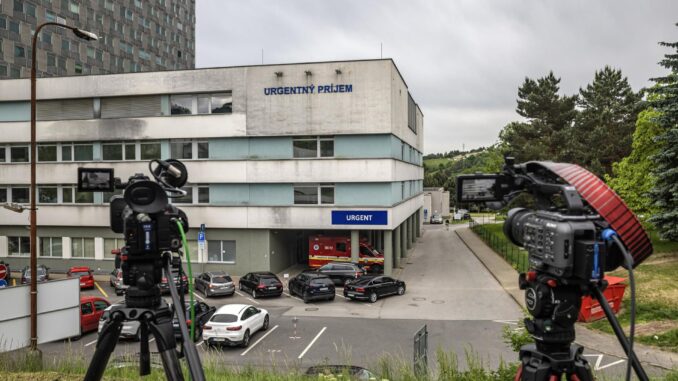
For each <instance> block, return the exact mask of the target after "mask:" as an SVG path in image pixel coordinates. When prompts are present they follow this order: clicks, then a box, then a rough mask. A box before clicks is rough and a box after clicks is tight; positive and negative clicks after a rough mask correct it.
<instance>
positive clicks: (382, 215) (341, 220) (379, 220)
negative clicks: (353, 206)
mask: <svg viewBox="0 0 678 381" xmlns="http://www.w3.org/2000/svg"><path fill="white" fill-rule="evenodd" d="M332 225H388V212H387V211H385V210H333V211H332Z"/></svg>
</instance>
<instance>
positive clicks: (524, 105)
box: [499, 72, 576, 161]
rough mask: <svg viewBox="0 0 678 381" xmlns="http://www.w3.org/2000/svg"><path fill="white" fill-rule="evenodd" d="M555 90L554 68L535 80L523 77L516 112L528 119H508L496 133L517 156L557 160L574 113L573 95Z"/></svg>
mask: <svg viewBox="0 0 678 381" xmlns="http://www.w3.org/2000/svg"><path fill="white" fill-rule="evenodd" d="M558 91H560V78H556V77H555V76H554V75H553V72H549V74H548V75H547V76H545V77H543V78H539V79H537V80H536V81H535V80H533V79H530V78H525V82H523V84H522V86H520V88H518V99H517V103H518V106H517V107H516V112H517V113H518V115H520V116H522V117H524V118H525V119H527V122H512V123H509V124H508V125H507V126H506V127H504V129H503V130H502V131H501V132H500V134H499V139H500V141H501V142H502V143H503V144H504V145H505V146H506V149H507V153H510V154H511V155H513V156H514V157H515V158H516V160H518V161H526V160H560V158H561V151H562V147H563V146H564V145H565V144H566V142H567V130H568V129H569V127H570V126H571V125H572V122H573V120H574V118H575V116H576V110H575V108H574V106H575V101H576V96H571V97H569V96H560V95H558Z"/></svg>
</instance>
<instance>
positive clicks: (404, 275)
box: [40, 225, 625, 372]
mask: <svg viewBox="0 0 678 381" xmlns="http://www.w3.org/2000/svg"><path fill="white" fill-rule="evenodd" d="M453 229H454V227H452V228H450V230H449V231H448V230H446V228H445V227H443V226H439V225H438V226H427V227H426V229H425V235H424V237H423V238H422V239H421V240H420V241H419V242H418V243H417V244H416V245H415V247H414V250H412V251H411V252H410V256H409V257H408V258H407V259H406V260H404V261H403V268H402V269H398V270H397V271H396V272H395V273H394V276H395V277H397V278H399V279H402V280H404V281H405V282H406V283H407V292H406V293H405V294H404V295H402V296H392V297H388V298H384V299H380V300H378V301H377V302H376V303H373V304H372V303H368V302H358V301H350V300H346V299H344V297H343V295H342V290H341V288H337V290H336V293H337V297H336V298H335V300H334V301H332V302H311V303H307V304H306V303H304V302H303V301H302V300H300V299H299V298H297V297H293V296H290V295H289V292H288V290H287V288H285V291H284V293H283V295H282V296H280V297H272V298H258V299H253V298H252V297H251V296H250V295H249V294H247V293H244V292H241V291H236V294H235V295H233V296H226V297H211V298H205V297H204V296H203V295H202V294H201V293H197V294H195V298H196V299H197V300H199V301H205V302H206V303H207V304H209V305H211V306H215V307H217V308H218V307H219V306H222V305H225V304H233V303H242V304H251V305H254V306H256V307H257V308H263V309H266V310H267V311H268V312H269V315H270V327H269V329H268V330H267V331H260V332H257V333H256V334H254V335H253V336H252V339H251V341H250V345H249V346H248V347H247V348H241V347H225V348H220V349H208V348H207V346H206V345H205V344H204V342H203V341H202V340H199V341H198V350H199V352H200V353H201V354H202V357H203V360H204V361H216V362H218V363H220V364H224V365H245V364H249V365H254V366H276V367H280V366H290V367H295V366H298V367H305V366H310V365H314V364H318V363H340V364H347V363H350V364H354V365H361V366H366V367H370V368H376V367H377V363H378V360H379V359H380V358H385V357H388V358H392V359H393V358H395V359H399V360H402V361H405V362H407V363H410V362H411V359H412V355H413V335H414V333H415V332H416V331H417V330H419V329H420V328H421V327H422V326H423V325H426V326H427V329H428V332H429V335H428V342H429V344H428V349H429V365H431V366H434V359H435V355H434V352H435V351H436V350H438V349H442V350H446V351H454V352H455V353H456V354H457V355H458V357H459V359H460V360H461V361H460V362H461V364H464V362H465V361H464V357H465V353H466V352H467V351H473V352H474V353H476V354H477V356H478V357H479V358H480V359H481V360H483V361H484V362H485V363H486V364H488V365H489V366H492V367H496V366H497V365H498V364H499V362H500V361H501V360H502V359H504V360H509V361H513V360H515V359H516V357H517V355H516V354H515V353H513V352H512V351H511V350H510V348H509V347H508V346H507V345H506V344H505V343H504V342H503V340H502V329H503V326H505V325H507V324H508V325H511V326H514V325H515V324H516V322H517V320H518V319H520V318H522V313H521V311H520V309H519V308H518V306H517V305H516V303H515V302H514V301H513V300H512V299H511V298H510V296H508V294H507V293H506V292H505V291H504V290H503V289H502V288H501V286H500V285H499V284H498V283H497V281H496V280H495V279H494V278H493V277H492V276H491V275H490V274H489V273H488V272H487V271H486V269H485V268H484V267H483V265H482V264H481V263H480V262H479V261H478V260H477V259H476V257H475V256H474V255H473V254H472V253H471V252H470V251H469V249H468V248H467V247H466V246H465V245H464V244H463V242H461V241H460V240H459V239H458V237H457V236H456V234H454V232H453ZM279 275H281V279H283V277H282V274H279ZM289 275H290V277H291V276H293V275H294V274H293V273H290V274H289ZM234 280H235V281H236V284H237V278H235V279H234ZM283 281H284V280H283ZM98 286H100V288H101V290H99V289H98V288H95V289H93V290H86V291H83V292H82V294H85V295H97V296H102V295H103V294H106V295H107V296H108V298H107V299H108V300H109V301H111V302H112V303H116V302H120V301H122V300H123V297H121V296H115V293H114V291H113V289H112V288H111V287H110V286H109V284H108V282H98ZM166 298H167V299H169V297H166ZM96 340H97V334H96V333H89V334H86V335H84V336H83V337H82V338H81V339H80V340H78V341H74V342H70V343H68V342H54V343H48V344H43V345H41V346H40V348H41V350H42V351H43V353H44V354H45V355H46V356H55V357H59V356H62V355H63V353H67V352H70V353H78V354H80V355H82V356H83V358H86V359H89V358H90V357H91V355H92V354H93V352H94V349H95V346H96ZM154 344H155V343H154V340H153V339H151V351H155V350H156V348H155V345H154ZM65 348H68V350H65ZM138 350H139V344H138V342H135V341H127V340H126V341H121V342H120V343H119V344H118V346H117V347H116V355H122V354H135V353H137V352H138ZM587 353H591V354H590V356H593V358H591V359H590V361H591V362H592V363H593V364H598V367H599V368H600V369H601V370H603V369H604V370H605V371H606V372H610V371H614V372H617V370H618V371H622V370H623V367H622V366H621V365H623V364H624V363H625V362H624V360H621V359H618V358H610V357H609V356H603V358H599V357H596V356H600V355H599V354H597V353H596V352H591V351H587Z"/></svg>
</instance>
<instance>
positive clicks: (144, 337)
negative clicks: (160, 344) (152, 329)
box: [139, 322, 151, 376]
mask: <svg viewBox="0 0 678 381" xmlns="http://www.w3.org/2000/svg"><path fill="white" fill-rule="evenodd" d="M139 329H140V330H141V331H140V333H141V334H140V335H139V375H140V376H147V375H149V374H151V353H150V351H149V349H148V325H147V324H146V322H143V323H142V324H141V325H140V326H139Z"/></svg>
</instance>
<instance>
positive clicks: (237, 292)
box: [235, 291, 245, 298]
mask: <svg viewBox="0 0 678 381" xmlns="http://www.w3.org/2000/svg"><path fill="white" fill-rule="evenodd" d="M235 293H236V294H238V296H242V297H243V298H244V297H245V295H243V294H242V292H240V291H236V292H235Z"/></svg>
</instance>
